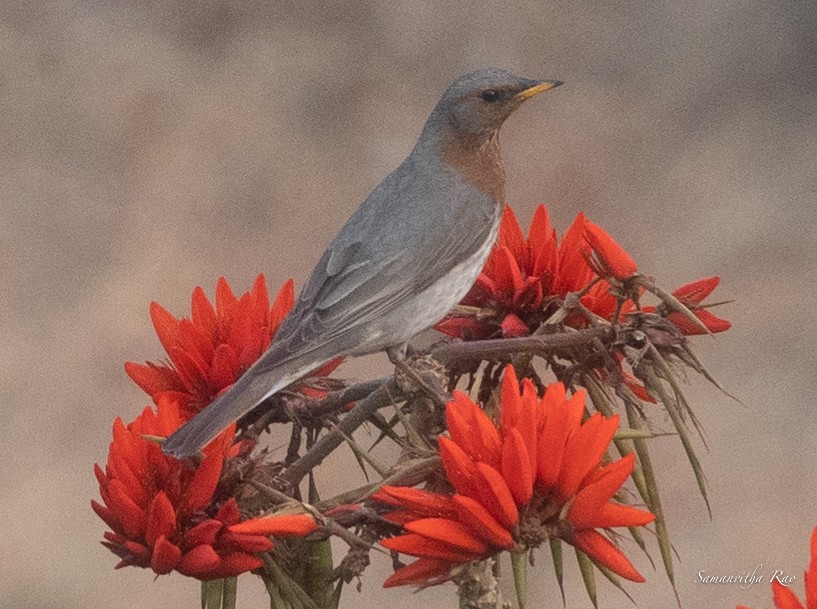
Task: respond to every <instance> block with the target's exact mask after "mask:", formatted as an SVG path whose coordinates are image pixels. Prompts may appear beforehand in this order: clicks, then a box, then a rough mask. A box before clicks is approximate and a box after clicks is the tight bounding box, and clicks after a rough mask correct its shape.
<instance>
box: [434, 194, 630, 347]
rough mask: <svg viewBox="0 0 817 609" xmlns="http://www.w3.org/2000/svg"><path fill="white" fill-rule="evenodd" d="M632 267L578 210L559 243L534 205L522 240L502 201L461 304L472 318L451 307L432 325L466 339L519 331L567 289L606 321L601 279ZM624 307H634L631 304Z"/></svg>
mask: <svg viewBox="0 0 817 609" xmlns="http://www.w3.org/2000/svg"><path fill="white" fill-rule="evenodd" d="M636 271H637V267H636V265H635V262H633V259H632V258H631V257H630V256H629V254H627V252H625V251H624V249H622V248H621V246H619V245H618V244H617V243H616V242H615V241H614V240H613V239H612V237H610V236H609V235H608V234H607V233H606V232H604V230H603V229H602V228H601V227H599V226H598V225H596V224H593V223H592V222H590V221H589V220H587V219H586V218H585V216H584V214H581V213H580V214H579V215H578V216H576V219H575V220H574V221H573V224H572V225H571V226H570V228H568V229H567V232H566V233H565V235H564V237H563V238H562V241H561V243H558V244H557V239H556V231H555V230H554V229H553V227H552V226H551V224H550V218H549V217H548V212H547V208H546V207H545V206H544V205H540V206H539V207H538V208H537V209H536V212H535V213H534V215H533V220H532V221H531V224H530V228H529V230H528V237H527V238H525V236H524V235H523V233H522V229H521V227H520V226H519V221H518V220H517V219H516V216H515V215H514V212H513V210H512V209H511V208H510V207H509V206H508V207H505V211H504V215H503V217H502V223H501V225H500V228H499V238H498V239H497V242H496V245H494V248H493V250H492V251H491V255H490V256H489V257H488V260H487V262H486V263H485V267H484V268H483V269H482V272H481V273H480V275H479V277H477V280H476V282H475V283H474V286H473V287H472V288H471V290H470V291H469V292H468V294H466V296H465V298H463V300H462V302H461V304H462V305H464V306H465V307H475V308H476V309H477V310H478V311H477V312H476V313H475V314H470V315H469V314H465V313H461V312H455V313H453V314H452V315H449V317H447V318H446V319H444V320H443V321H442V322H440V323H439V324H437V326H436V328H437V330H439V331H440V332H443V333H445V334H448V335H449V336H454V337H457V338H465V339H468V338H474V339H483V338H492V337H497V336H504V337H513V336H524V335H527V334H530V333H531V332H533V331H534V330H536V328H537V327H538V326H539V324H541V323H542V322H543V321H545V320H546V319H548V318H549V317H550V316H551V315H552V314H553V313H554V312H555V311H556V310H557V309H558V307H559V306H560V305H561V304H562V303H563V302H564V299H565V297H566V296H567V294H569V293H571V292H581V291H584V290H586V293H585V294H584V295H583V296H582V298H581V304H582V305H584V307H585V308H587V309H588V310H590V311H591V312H593V313H594V314H596V315H599V316H600V317H603V318H605V319H610V318H611V317H612V316H613V314H614V313H615V310H616V304H617V303H616V299H615V297H613V295H612V294H610V287H611V286H610V284H609V283H608V282H607V281H605V280H599V277H601V278H602V279H624V278H626V277H629V276H630V275H632V274H633V273H635V272H636ZM594 281H596V283H595V284H594V283H593V282H594ZM591 284H592V285H591ZM628 304H629V307H631V306H632V303H631V302H630V303H628ZM629 307H627V308H629ZM625 310H626V308H625ZM586 323H587V320H586V319H584V318H583V317H582V316H580V315H573V316H570V317H569V318H568V320H567V324H568V325H573V326H578V327H581V326H584V325H586Z"/></svg>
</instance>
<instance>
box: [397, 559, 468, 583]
mask: <svg viewBox="0 0 817 609" xmlns="http://www.w3.org/2000/svg"><path fill="white" fill-rule="evenodd" d="M452 566H453V565H452V564H451V563H450V562H449V561H447V560H439V559H436V558H419V559H417V560H415V561H414V562H413V563H411V564H410V565H407V566H405V567H403V568H402V569H398V570H397V571H395V572H394V573H393V574H392V575H390V576H389V577H388V578H386V581H384V582H383V587H384V588H393V587H395V586H405V585H407V584H425V583H428V582H430V581H431V580H435V579H438V578H445V579H447V578H448V575H449V573H450V572H451V567H452ZM438 583H439V582H438Z"/></svg>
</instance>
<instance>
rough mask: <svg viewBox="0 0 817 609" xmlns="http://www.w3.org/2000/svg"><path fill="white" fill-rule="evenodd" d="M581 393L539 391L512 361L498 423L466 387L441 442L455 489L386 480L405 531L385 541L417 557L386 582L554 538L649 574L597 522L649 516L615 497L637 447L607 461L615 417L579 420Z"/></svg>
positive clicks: (637, 522) (387, 498)
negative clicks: (394, 484)
mask: <svg viewBox="0 0 817 609" xmlns="http://www.w3.org/2000/svg"><path fill="white" fill-rule="evenodd" d="M584 412H585V395H584V392H583V391H578V392H577V393H575V394H574V395H573V396H571V397H569V398H568V397H567V396H566V394H565V389H564V387H563V386H562V385H561V384H559V383H556V384H552V385H550V386H549V387H548V388H547V390H546V391H545V393H544V395H543V397H542V398H541V399H539V398H538V396H537V394H536V390H535V387H534V385H533V383H531V382H530V381H529V380H528V379H524V380H523V382H522V387H521V390H520V385H519V382H518V380H517V377H516V374H515V372H514V370H513V368H512V367H508V368H506V372H505V376H504V378H503V380H502V389H501V400H500V413H499V425H498V426H497V425H496V424H495V423H494V422H493V421H492V420H491V419H490V417H488V415H487V414H486V413H485V412H484V411H483V410H482V409H480V408H479V406H477V405H476V404H475V403H474V402H472V401H471V399H469V398H468V396H466V395H465V394H463V393H461V392H455V393H454V399H453V400H452V401H451V402H449V403H448V405H447V407H446V421H447V424H448V430H449V434H450V437H441V438H440V441H439V451H440V456H441V458H442V462H443V467H444V469H445V473H446V477H447V479H448V481H449V482H450V484H451V486H452V487H453V488H454V491H455V492H454V494H452V495H440V494H437V493H432V492H429V491H424V490H419V489H407V488H399V487H388V486H387V487H384V488H383V489H382V490H381V491H380V492H378V493H377V494H376V495H375V499H377V500H379V501H381V502H383V503H386V504H388V505H390V506H392V508H393V509H394V510H395V511H393V512H392V513H391V514H390V516H389V517H390V519H391V520H393V521H394V522H397V523H399V524H402V526H403V528H404V529H405V531H406V533H405V534H403V535H399V536H397V537H392V538H389V539H385V540H383V541H382V542H381V543H382V544H383V545H384V546H385V547H387V548H389V549H391V550H394V551H397V552H402V553H405V554H408V555H410V556H416V557H418V558H419V560H417V561H415V562H414V563H412V564H410V565H408V566H406V567H403V568H401V569H399V570H398V571H397V572H395V573H394V574H393V575H392V576H391V577H390V578H389V579H388V580H386V583H385V585H386V586H397V585H403V584H424V585H428V584H432V583H438V582H440V581H445V580H446V579H448V578H449V577H450V574H451V569H452V568H453V567H454V566H456V565H459V564H463V563H466V562H469V561H472V560H478V559H483V558H487V557H490V556H492V555H494V554H496V553H497V552H499V551H501V550H512V549H513V550H523V549H525V548H535V547H537V546H539V545H540V544H541V543H542V542H544V541H546V540H547V539H549V538H551V537H558V538H561V539H562V540H564V541H566V542H568V543H570V544H572V545H574V546H575V547H577V548H578V549H580V550H582V551H583V552H585V553H586V554H587V555H588V556H590V557H591V558H592V559H593V560H594V561H596V562H597V563H598V564H600V565H602V566H604V567H606V568H608V569H610V570H611V571H613V572H615V573H617V574H619V575H621V576H622V577H625V578H627V579H630V580H632V581H643V578H642V576H641V575H640V573H638V571H637V570H636V569H635V567H633V565H632V564H631V563H630V561H629V560H628V559H627V558H626V557H625V556H624V554H623V553H622V552H621V551H620V550H619V549H618V547H617V546H615V545H614V544H613V543H612V542H611V541H610V540H609V539H608V538H607V537H606V536H604V535H602V534H601V533H599V532H598V531H597V530H596V529H604V528H611V527H634V526H642V525H645V524H647V523H649V522H652V521H653V520H654V518H655V516H654V515H653V514H651V513H649V512H646V511H643V510H640V509H636V508H634V507H630V506H627V505H622V504H620V503H616V502H614V501H611V499H612V497H613V495H614V494H615V493H616V492H617V491H618V490H619V488H620V487H621V485H622V484H623V483H624V481H625V480H626V479H627V477H628V476H629V475H630V474H631V473H632V470H633V467H634V464H635V461H634V455H633V454H628V455H627V456H625V457H624V458H622V459H619V460H618V461H615V462H612V463H608V464H606V465H602V460H603V458H604V455H605V452H606V451H607V448H608V446H609V444H610V442H611V440H612V438H613V434H614V433H615V431H616V429H617V428H618V417H617V416H612V417H610V418H605V417H603V416H602V415H601V414H598V413H596V414H594V415H593V416H591V417H589V418H587V419H586V420H585V421H584V422H582V417H583V415H584Z"/></svg>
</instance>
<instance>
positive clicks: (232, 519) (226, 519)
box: [216, 497, 241, 526]
mask: <svg viewBox="0 0 817 609" xmlns="http://www.w3.org/2000/svg"><path fill="white" fill-rule="evenodd" d="M216 520H219V521H221V522H223V523H224V524H226V525H228V526H229V525H231V524H238V523H239V522H240V521H241V511H240V510H239V509H238V503H236V500H235V499H234V498H233V497H230V498H229V499H228V500H227V501H226V502H225V503H224V505H222V506H221V507H220V508H219V510H218V513H217V514H216Z"/></svg>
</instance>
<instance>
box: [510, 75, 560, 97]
mask: <svg viewBox="0 0 817 609" xmlns="http://www.w3.org/2000/svg"><path fill="white" fill-rule="evenodd" d="M561 84H562V81H561V80H543V81H541V82H539V83H537V84H535V85H533V86H532V87H528V88H527V89H523V90H522V91H520V92H519V93H517V94H516V95H514V99H515V100H516V101H519V102H523V101H525V100H526V99H529V98H531V97H533V96H534V95H538V94H539V93H541V92H542V91H548V90H550V89H553V88H555V87H558V86H559V85H561Z"/></svg>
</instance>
